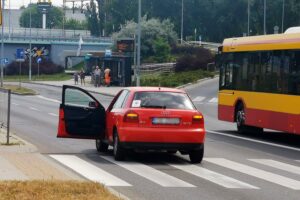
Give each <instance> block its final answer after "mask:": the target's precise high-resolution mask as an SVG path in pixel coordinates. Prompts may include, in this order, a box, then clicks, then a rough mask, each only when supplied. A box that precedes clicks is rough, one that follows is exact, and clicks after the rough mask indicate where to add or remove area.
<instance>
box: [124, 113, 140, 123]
mask: <svg viewBox="0 0 300 200" xmlns="http://www.w3.org/2000/svg"><path fill="white" fill-rule="evenodd" d="M124 122H131V123H138V122H139V115H138V114H136V113H135V112H128V113H126V114H125V117H124Z"/></svg>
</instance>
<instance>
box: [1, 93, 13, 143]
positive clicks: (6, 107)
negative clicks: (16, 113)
mask: <svg viewBox="0 0 300 200" xmlns="http://www.w3.org/2000/svg"><path fill="white" fill-rule="evenodd" d="M10 98H11V91H10V90H6V89H2V88H0V128H1V129H2V128H6V134H7V142H6V143H7V144H9V128H10Z"/></svg>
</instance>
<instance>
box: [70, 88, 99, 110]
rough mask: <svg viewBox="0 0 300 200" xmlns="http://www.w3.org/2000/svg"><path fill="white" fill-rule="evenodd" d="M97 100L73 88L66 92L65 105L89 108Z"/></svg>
mask: <svg viewBox="0 0 300 200" xmlns="http://www.w3.org/2000/svg"><path fill="white" fill-rule="evenodd" d="M94 101H95V100H94V99H93V98H92V97H90V96H89V95H87V94H86V93H84V92H82V91H80V90H76V89H73V88H67V89H66V91H65V105H67V106H78V107H89V105H90V103H91V102H94Z"/></svg>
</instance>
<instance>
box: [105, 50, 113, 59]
mask: <svg viewBox="0 0 300 200" xmlns="http://www.w3.org/2000/svg"><path fill="white" fill-rule="evenodd" d="M111 56H112V52H111V50H110V49H107V50H105V57H111Z"/></svg>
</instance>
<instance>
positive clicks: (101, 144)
mask: <svg viewBox="0 0 300 200" xmlns="http://www.w3.org/2000/svg"><path fill="white" fill-rule="evenodd" d="M96 149H97V151H98V152H106V151H107V150H108V144H107V143H104V142H103V141H102V140H100V139H96Z"/></svg>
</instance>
